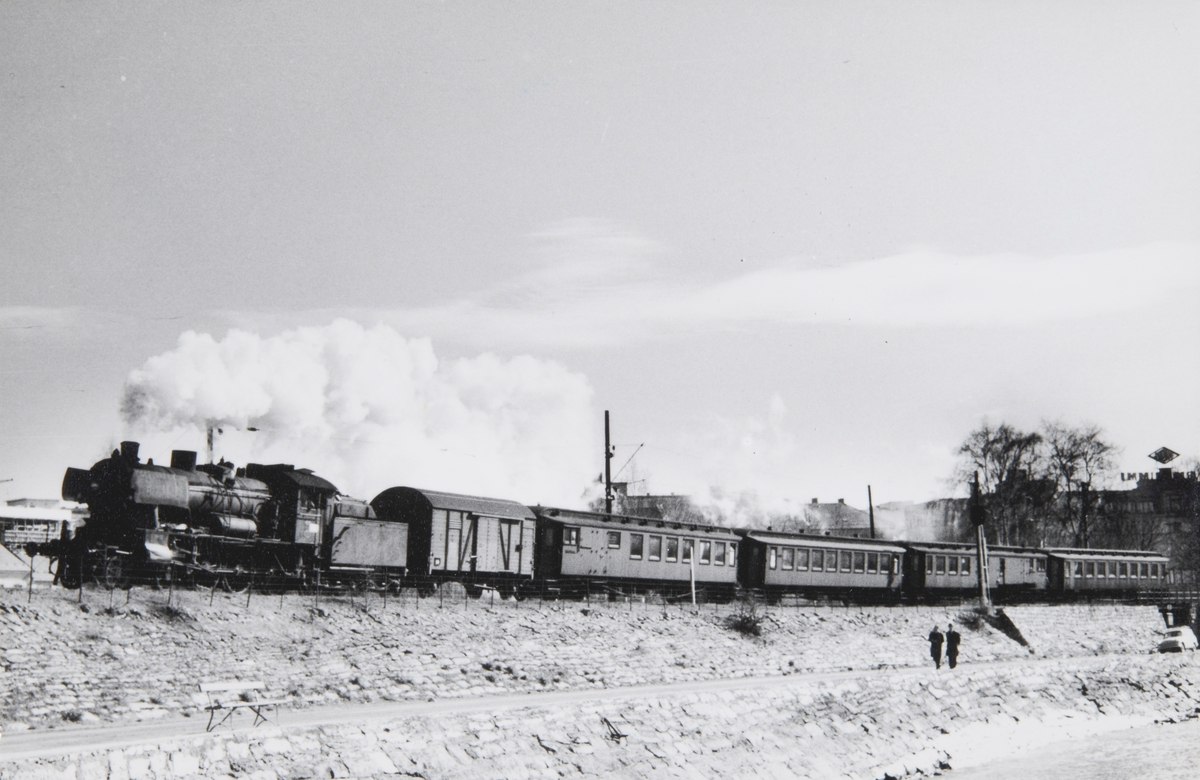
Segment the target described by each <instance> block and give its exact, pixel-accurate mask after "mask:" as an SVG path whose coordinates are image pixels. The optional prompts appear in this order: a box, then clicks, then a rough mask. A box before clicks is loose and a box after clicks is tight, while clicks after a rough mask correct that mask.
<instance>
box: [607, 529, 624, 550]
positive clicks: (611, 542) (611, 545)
mask: <svg viewBox="0 0 1200 780" xmlns="http://www.w3.org/2000/svg"><path fill="white" fill-rule="evenodd" d="M608 549H610V550H619V549H621V532H620V531H609V532H608Z"/></svg>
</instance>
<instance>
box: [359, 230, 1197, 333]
mask: <svg viewBox="0 0 1200 780" xmlns="http://www.w3.org/2000/svg"><path fill="white" fill-rule="evenodd" d="M577 227H578V226H577ZM585 228H586V229H582V230H575V231H574V232H568V231H563V232H560V234H559V237H560V238H561V237H562V236H564V235H565V236H567V241H566V242H565V246H560V249H564V250H568V251H563V253H562V254H561V255H560V260H559V262H557V263H553V264H549V265H544V266H542V267H540V268H538V269H536V270H535V271H531V272H529V273H526V274H522V275H521V276H518V277H516V278H514V279H513V280H511V281H510V282H508V283H506V284H505V285H504V286H503V289H502V291H501V290H491V291H486V292H485V293H483V294H481V295H478V296H475V297H473V298H464V299H460V300H457V301H452V302H447V303H445V304H441V305H435V306H429V307H424V308H420V309H410V310H402V311H387V312H372V313H371V316H372V317H374V318H379V319H383V320H385V321H387V322H389V323H391V324H393V325H395V326H397V327H399V328H401V329H402V330H403V331H404V332H407V333H413V334H421V335H432V336H437V337H442V338H452V339H455V340H457V341H462V342H467V343H482V344H488V345H505V346H547V347H570V346H578V347H594V346H603V345H616V344H620V343H628V342H630V341H636V340H640V339H644V338H654V337H664V336H672V335H676V334H685V333H686V334H695V333H698V332H714V331H721V330H734V329H741V328H747V327H760V326H764V325H789V324H824V323H849V324H859V325H871V326H890V327H915V326H948V327H963V326H1029V325H1037V324H1041V323H1049V322H1063V321H1070V320H1080V319H1085V318H1088V317H1095V316H1103V315H1107V314H1115V313H1119V312H1122V311H1128V310H1131V309H1137V308H1141V307H1145V306H1148V305H1151V304H1153V303H1155V302H1156V301H1159V300H1162V299H1164V298H1166V297H1167V296H1168V295H1171V294H1173V293H1177V292H1178V291H1180V290H1184V289H1193V288H1200V246H1198V245H1196V244H1191V243H1168V242H1161V243H1155V244H1150V245H1147V246H1144V247H1138V248H1133V249H1119V250H1111V251H1106V252H1096V253H1091V254H1079V255H1069V256H1062V257H1053V258H1040V257H1030V256H1025V255H1016V254H997V255H987V256H978V257H962V256H955V255H949V254H945V253H937V252H932V251H914V252H908V253H905V254H900V255H896V256H892V257H886V258H880V259H875V260H868V261H862V262H855V263H846V264H843V265H839V266H835V267H819V268H812V267H794V266H788V265H779V266H777V267H774V268H769V269H764V270H758V271H752V272H749V273H745V274H742V275H740V276H736V277H732V278H728V279H722V280H717V281H714V282H710V283H707V284H700V283H694V282H690V281H688V280H679V279H674V280H671V279H667V278H665V277H664V274H663V273H661V271H657V272H656V269H655V268H654V267H653V266H652V265H650V261H651V260H653V259H654V256H655V254H656V253H658V252H660V251H661V248H659V247H657V245H655V244H653V242H650V241H649V240H639V239H637V237H636V236H635V235H632V234H629V233H622V234H619V235H616V236H615V237H613V238H612V239H611V240H609V241H608V242H607V243H606V242H605V240H603V239H602V237H598V236H597V235H596V232H595V228H596V224H594V223H589V224H587V225H585ZM543 235H545V234H543Z"/></svg>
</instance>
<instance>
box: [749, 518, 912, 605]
mask: <svg viewBox="0 0 1200 780" xmlns="http://www.w3.org/2000/svg"><path fill="white" fill-rule="evenodd" d="M742 536H743V543H742V553H741V555H742V561H741V568H742V584H743V585H744V586H747V587H752V588H756V589H762V590H763V591H764V592H765V593H766V594H767V595H768V597H771V598H775V597H778V596H782V595H785V594H790V595H799V596H802V597H805V598H813V599H822V598H829V597H830V596H837V597H839V598H840V597H843V596H844V597H846V598H852V599H855V600H868V601H874V600H878V601H885V602H886V601H894V600H897V599H898V598H899V594H900V583H901V575H900V571H901V560H902V558H903V555H904V548H903V547H900V546H899V545H896V544H893V543H890V542H886V541H882V540H877V539H860V538H842V537H835V536H814V535H812V534H793V533H784V532H780V531H758V530H753V531H743V532H742Z"/></svg>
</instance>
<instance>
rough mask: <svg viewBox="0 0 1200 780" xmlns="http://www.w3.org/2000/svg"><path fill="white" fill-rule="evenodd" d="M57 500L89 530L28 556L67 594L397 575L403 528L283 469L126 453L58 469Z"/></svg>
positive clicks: (304, 473)
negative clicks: (148, 583) (87, 586)
mask: <svg viewBox="0 0 1200 780" xmlns="http://www.w3.org/2000/svg"><path fill="white" fill-rule="evenodd" d="M62 495H63V498H65V499H67V500H72V501H79V502H82V503H86V504H87V505H88V511H89V517H88V520H87V521H86V523H85V524H84V525H83V526H81V527H80V528H79V529H78V530H77V532H76V534H75V536H74V537H73V538H70V539H66V538H64V539H60V540H57V541H54V542H49V543H45V544H40V545H32V546H31V549H30V552H33V553H36V554H42V555H49V556H52V557H54V558H57V559H58V569H57V572H58V578H59V580H60V581H61V582H62V583H63V584H64V585H67V586H69V587H77V586H78V585H79V584H80V583H82V582H83V581H84V580H85V579H89V578H91V579H95V580H97V581H100V582H102V583H103V584H105V585H108V586H110V587H111V586H114V585H116V584H118V583H119V582H121V581H124V580H129V579H135V580H136V579H145V580H154V581H156V582H159V583H162V582H164V581H166V580H167V579H170V578H173V577H184V578H187V579H193V580H197V581H202V582H211V583H213V584H215V583H216V582H221V583H222V584H224V585H225V586H227V587H231V588H241V587H244V586H246V585H248V584H249V583H250V582H251V581H252V580H254V579H256V578H257V579H259V580H260V581H266V580H275V581H280V582H287V581H304V580H306V579H309V578H311V577H313V576H316V574H317V572H319V571H328V572H331V573H333V574H335V575H336V574H337V573H338V572H350V573H355V574H359V573H362V572H382V573H384V574H388V573H391V574H394V575H395V576H400V575H402V574H403V570H404V564H405V557H404V551H405V548H406V542H407V532H408V529H407V526H401V525H396V524H387V523H382V522H380V521H379V520H377V519H376V518H375V516H374V513H373V512H372V510H371V508H370V507H369V506H368V505H367V504H366V503H365V502H363V501H360V500H358V499H354V498H350V497H348V496H342V495H340V494H339V493H338V491H337V488H336V487H335V486H334V485H333V484H331V483H330V482H327V481H326V480H324V479H321V478H320V477H317V476H315V475H314V474H313V473H312V472H311V471H309V470H307V469H296V468H294V467H293V466H290V465H286V464H274V465H261V464H250V465H248V466H247V467H246V468H245V469H235V468H234V467H233V465H232V464H229V463H225V462H224V461H222V462H221V463H215V464H204V465H196V454H195V453H194V452H189V451H183V450H176V451H174V452H173V453H172V454H171V465H170V466H157V465H155V464H154V462H153V460H150V461H147V462H145V463H143V462H141V461H140V460H139V458H138V445H137V443H136V442H123V443H122V444H121V449H120V450H119V451H114V452H113V454H112V456H111V457H109V458H106V459H104V460H102V461H100V462H98V463H96V464H95V465H93V466H92V468H90V469H87V470H83V469H75V468H70V469H67V473H66V475H65V476H64V478H63V490H62Z"/></svg>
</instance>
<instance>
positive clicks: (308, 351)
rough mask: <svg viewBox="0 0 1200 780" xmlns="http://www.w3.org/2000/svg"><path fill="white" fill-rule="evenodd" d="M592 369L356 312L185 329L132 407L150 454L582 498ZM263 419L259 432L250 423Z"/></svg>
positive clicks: (366, 489) (592, 433)
mask: <svg viewBox="0 0 1200 780" xmlns="http://www.w3.org/2000/svg"><path fill="white" fill-rule="evenodd" d="M591 401H592V389H591V386H590V384H589V382H588V380H587V378H586V377H585V376H584V375H582V374H580V373H576V372H572V371H569V370H567V369H566V368H565V367H563V366H562V365H560V364H558V363H555V362H553V361H550V360H545V359H539V358H534V357H530V356H520V357H515V358H511V359H501V358H499V357H497V356H495V355H492V354H483V355H480V356H478V357H473V358H462V359H456V360H448V361H442V360H439V359H438V357H437V355H436V354H435V353H434V349H433V345H432V343H431V342H430V341H429V340H428V339H419V338H417V339H406V338H404V337H403V336H401V335H400V334H399V333H397V332H396V331H395V330H393V329H392V328H390V327H387V326H384V325H377V326H375V327H373V328H370V329H366V328H364V327H363V326H361V325H359V324H358V323H355V322H352V321H349V320H336V321H334V322H333V323H331V324H330V325H328V326H325V327H308V328H297V329H295V330H290V331H286V332H284V333H281V334H279V335H277V336H271V337H262V336H259V335H256V334H254V333H248V332H245V331H240V330H230V331H229V332H228V334H227V335H226V336H225V338H224V339H222V340H221V341H217V340H215V339H214V338H213V337H212V336H210V335H208V334H206V333H195V332H192V331H188V332H186V333H184V334H183V335H181V336H180V337H179V344H178V346H177V347H176V348H175V349H174V350H171V351H170V352H166V353H163V354H161V355H158V356H155V357H152V358H150V359H149V360H147V361H146V363H145V365H144V366H143V367H142V368H141V369H138V370H135V371H133V372H131V373H130V375H129V378H128V379H127V380H126V384H125V395H124V400H123V404H122V414H123V416H124V419H125V421H126V424H127V425H128V427H129V433H130V435H134V436H137V437H139V438H141V439H142V441H143V442H144V444H145V445H146V446H144V449H143V453H145V454H148V455H153V454H160V453H161V455H160V457H161V456H165V455H166V453H167V451H168V450H170V449H171V448H176V449H180V448H188V447H189V446H190V447H194V448H195V449H201V450H202V449H203V436H204V431H205V429H206V427H207V426H208V425H210V424H212V425H217V426H221V427H223V428H225V429H227V433H226V434H225V435H224V436H221V437H219V440H218V447H217V454H218V455H223V456H225V457H227V458H229V459H231V460H234V461H235V462H237V463H239V465H240V464H242V463H244V462H246V461H247V460H256V461H259V462H267V463H271V462H287V463H294V464H296V465H297V466H301V467H308V468H312V469H313V470H314V471H316V472H317V473H318V474H320V475H322V476H324V477H326V478H328V479H330V480H331V481H333V482H334V483H335V484H337V485H338V487H339V488H340V489H341V490H343V491H344V492H347V493H351V494H354V495H358V496H360V497H363V498H366V499H370V498H371V497H373V496H374V495H375V494H376V493H378V492H379V491H380V490H383V489H385V488H387V487H391V486H394V485H409V486H413V487H422V488H429V489H439V490H449V491H453V492H461V493H470V494H474V495H487V496H496V497H502V498H511V499H514V500H519V501H523V502H527V503H534V502H541V503H545V504H556V505H568V506H571V505H576V504H578V503H579V502H580V497H581V495H582V494H583V492H584V490H585V489H586V488H587V487H588V485H589V480H590V479H592V478H594V477H593V475H594V474H595V471H596V468H597V466H596V461H597V457H596V452H597V451H599V450H600V446H599V444H598V443H596V438H597V433H596V430H595V429H596V428H597V425H596V416H595V415H594V414H593V412H592V408H591ZM250 427H254V428H258V429H259V430H260V432H259V433H257V434H254V433H241V432H238V429H240V430H241V431H245V429H247V428H250Z"/></svg>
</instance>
